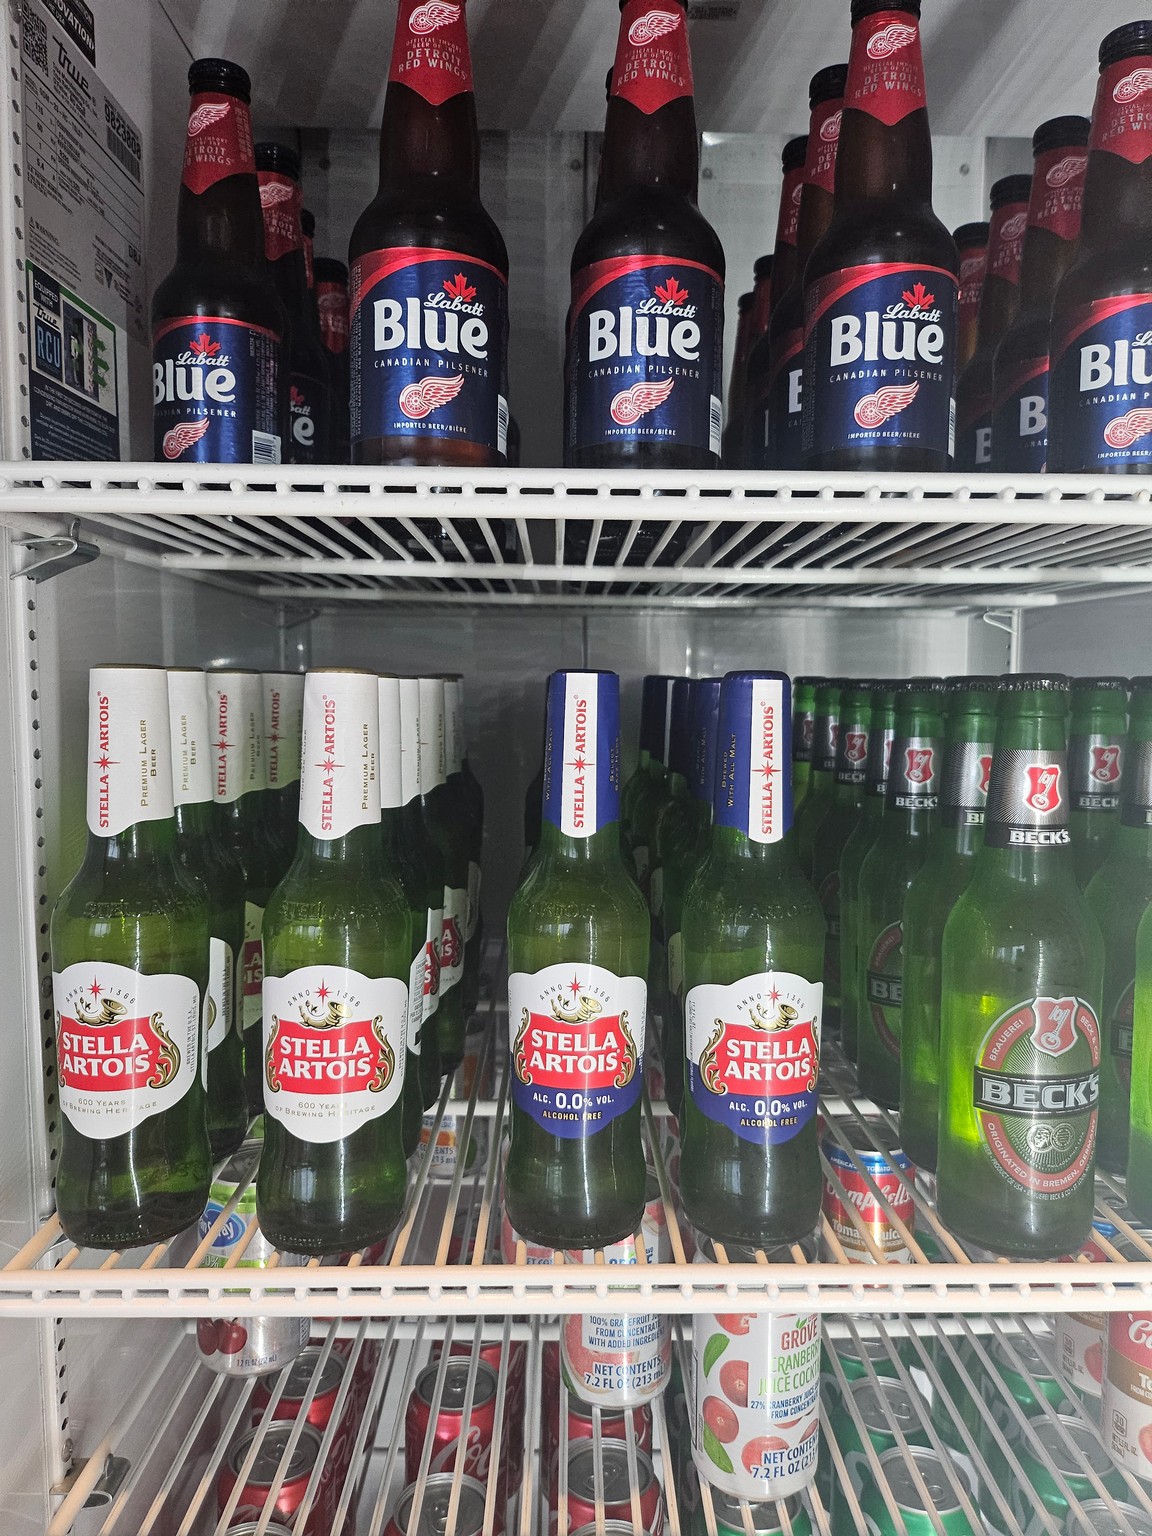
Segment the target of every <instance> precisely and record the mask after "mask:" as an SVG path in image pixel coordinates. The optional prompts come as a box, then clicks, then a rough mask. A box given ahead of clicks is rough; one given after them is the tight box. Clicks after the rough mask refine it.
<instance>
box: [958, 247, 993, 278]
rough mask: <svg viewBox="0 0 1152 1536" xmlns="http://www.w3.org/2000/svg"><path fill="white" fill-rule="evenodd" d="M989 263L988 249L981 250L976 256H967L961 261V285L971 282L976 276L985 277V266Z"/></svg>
mask: <svg viewBox="0 0 1152 1536" xmlns="http://www.w3.org/2000/svg"><path fill="white" fill-rule="evenodd" d="M987 265H988V253H987V251H980V252H978V253H977V254H976V255H975V256H965V258H964V260H963V261H962V262H961V263H960V286H961V287H963V286H964V284H965V283H970V282H971V281H972V279H973V278H974V277H983V276H984V268H985V267H986V266H987Z"/></svg>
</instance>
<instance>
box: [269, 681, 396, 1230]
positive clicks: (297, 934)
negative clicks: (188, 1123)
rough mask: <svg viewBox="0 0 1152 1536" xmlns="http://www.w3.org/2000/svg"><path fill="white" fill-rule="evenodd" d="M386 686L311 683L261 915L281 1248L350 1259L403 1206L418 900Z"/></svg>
mask: <svg viewBox="0 0 1152 1536" xmlns="http://www.w3.org/2000/svg"><path fill="white" fill-rule="evenodd" d="M379 741H380V704H379V684H378V681H377V678H376V676H375V674H374V673H371V672H350V671H348V672H345V671H331V672H310V673H308V675H307V677H306V678H305V682H304V727H303V739H302V754H301V756H302V768H301V777H300V846H299V849H298V851H297V855H296V858H295V860H294V862H293V864H292V868H291V869H290V870H289V871H288V874H287V875H286V876H285V878H284V879H283V880H282V881H281V883H280V884H279V885H278V886H277V887H276V890H275V892H274V893H273V895H272V897H271V899H270V901H269V903H268V908H267V911H266V913H265V920H264V1053H263V1068H264V1155H263V1157H262V1158H261V1160H260V1172H259V1175H258V1179H257V1185H256V1212H257V1215H258V1217H259V1220H260V1227H261V1230H262V1231H263V1233H264V1235H265V1236H266V1237H267V1238H268V1239H269V1241H270V1242H272V1243H274V1244H275V1245H276V1247H278V1248H285V1249H289V1250H290V1251H292V1252H294V1253H307V1254H338V1253H345V1252H348V1251H349V1250H351V1249H357V1248H363V1247H366V1246H367V1245H368V1244H370V1243H376V1242H379V1241H381V1240H382V1239H383V1238H386V1237H387V1236H388V1235H389V1233H390V1232H391V1231H392V1229H393V1228H394V1227H395V1225H396V1223H397V1221H398V1220H399V1219H400V1215H401V1213H402V1211H403V1209H404V1193H405V1182H406V1167H405V1158H404V1146H403V1130H402V1122H403V1106H402V1093H403V1086H404V1068H405V1053H406V1049H407V1047H406V1044H405V1031H406V1025H407V1015H408V977H409V972H410V969H411V963H412V935H411V919H410V917H409V911H408V903H407V901H406V899H405V897H404V893H403V891H402V890H401V888H400V884H399V881H398V880H397V879H396V878H395V876H394V874H393V873H392V872H391V871H390V870H388V869H386V868H385V867H384V861H383V858H382V856H381V847H380V785H379V783H378V779H377V750H378V746H379Z"/></svg>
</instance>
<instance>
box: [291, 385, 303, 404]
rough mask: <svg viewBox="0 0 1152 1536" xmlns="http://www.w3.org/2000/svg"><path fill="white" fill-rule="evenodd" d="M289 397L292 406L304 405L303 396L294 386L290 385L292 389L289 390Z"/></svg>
mask: <svg viewBox="0 0 1152 1536" xmlns="http://www.w3.org/2000/svg"><path fill="white" fill-rule="evenodd" d="M290 395H291V400H292V404H293V405H303V404H304V396H303V395H302V394H301V393H300V391H299V390H298V389H297V388H296V386H295V384H293V385H292V388H291V390H290Z"/></svg>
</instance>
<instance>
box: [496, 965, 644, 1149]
mask: <svg viewBox="0 0 1152 1536" xmlns="http://www.w3.org/2000/svg"><path fill="white" fill-rule="evenodd" d="M646 1011H647V988H646V986H645V984H644V980H643V978H642V977H640V976H617V975H615V974H614V973H613V972H612V971H608V970H605V969H604V967H603V966H600V965H590V964H588V963H587V962H585V961H576V962H574V963H572V964H569V965H548V966H545V967H544V969H543V970H540V971H536V972H534V973H528V972H525V971H515V972H513V974H512V975H511V976H510V977H509V978H508V1023H509V1033H510V1037H511V1048H512V1100H513V1103H514V1104H515V1105H516V1107H517V1108H518V1109H519V1110H521V1111H522V1112H523V1113H524V1114H526V1115H530V1116H531V1118H532V1119H533V1120H535V1121H536V1123H537V1124H538V1125H539V1126H541V1127H542V1129H544V1130H546V1131H550V1132H551V1133H552V1135H554V1136H562V1137H564V1138H565V1139H566V1140H573V1139H576V1138H579V1137H586V1136H594V1135H595V1134H596V1132H597V1131H601V1130H603V1129H604V1127H605V1126H607V1125H609V1124H610V1123H611V1122H612V1121H613V1120H615V1119H616V1118H617V1117H618V1116H619V1115H622V1114H624V1113H626V1112H627V1111H628V1110H630V1109H632V1108H633V1107H634V1106H636V1105H637V1104H639V1102H640V1089H641V1087H642V1085H643V1082H644V1026H645V1015H646Z"/></svg>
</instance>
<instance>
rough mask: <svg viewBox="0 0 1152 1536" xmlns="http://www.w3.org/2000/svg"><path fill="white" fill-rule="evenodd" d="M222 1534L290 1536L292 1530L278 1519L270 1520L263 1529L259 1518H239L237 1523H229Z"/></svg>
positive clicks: (230, 1535) (236, 1535)
mask: <svg viewBox="0 0 1152 1536" xmlns="http://www.w3.org/2000/svg"><path fill="white" fill-rule="evenodd" d="M224 1536H292V1532H291V1531H290V1530H289V1529H288V1527H287V1526H286V1525H281V1524H280V1522H279V1520H270V1521H269V1522H268V1524H267V1525H266V1526H265V1527H264V1529H263V1531H261V1529H260V1522H259V1520H241V1522H240V1524H239V1525H230V1526H229V1527H228V1529H227V1530H226V1531H225V1532H224Z"/></svg>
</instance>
